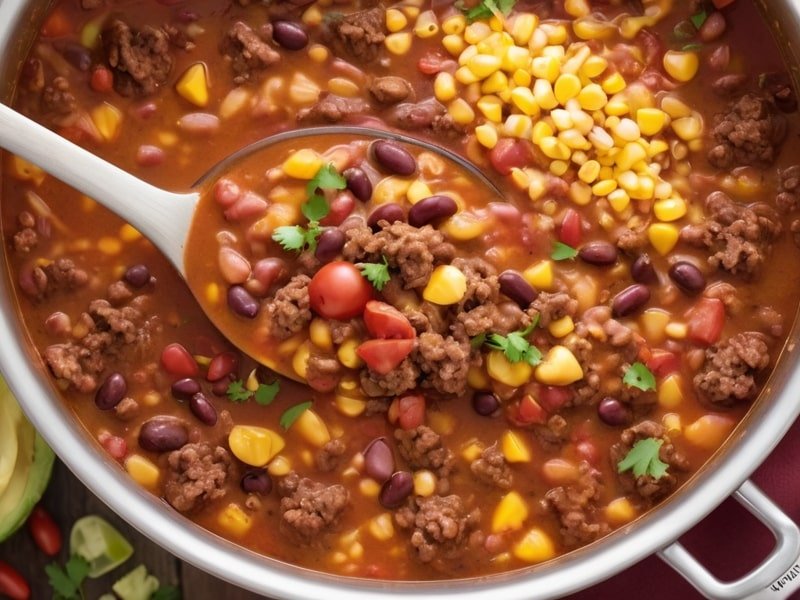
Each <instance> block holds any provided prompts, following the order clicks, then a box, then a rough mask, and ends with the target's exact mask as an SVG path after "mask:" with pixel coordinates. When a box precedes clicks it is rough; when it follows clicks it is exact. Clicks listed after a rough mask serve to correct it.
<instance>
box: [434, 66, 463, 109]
mask: <svg viewBox="0 0 800 600" xmlns="http://www.w3.org/2000/svg"><path fill="white" fill-rule="evenodd" d="M433 93H434V95H435V96H436V99H437V100H438V101H439V102H449V101H450V100H452V99H453V98H455V97H456V95H457V94H458V91H457V90H456V80H455V78H454V77H453V76H452V75H451V74H450V73H447V72H446V71H442V72H441V73H439V74H438V75H437V76H436V79H435V80H434V82H433Z"/></svg>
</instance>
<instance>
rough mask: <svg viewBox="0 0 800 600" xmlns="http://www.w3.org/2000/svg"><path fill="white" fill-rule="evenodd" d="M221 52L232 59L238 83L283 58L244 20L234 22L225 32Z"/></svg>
mask: <svg viewBox="0 0 800 600" xmlns="http://www.w3.org/2000/svg"><path fill="white" fill-rule="evenodd" d="M265 37H266V36H265ZM220 52H222V54H223V55H224V56H225V57H226V58H227V59H228V60H229V61H230V64H231V68H232V69H233V74H234V75H233V81H234V83H237V84H242V83H245V82H247V81H250V80H251V79H253V78H254V77H255V75H256V74H257V73H259V72H260V71H263V70H264V69H267V68H268V67H271V66H272V65H274V64H275V63H276V62H278V61H279V60H280V59H281V55H280V54H278V52H277V51H276V50H274V49H273V48H271V47H270V45H269V44H268V43H267V42H266V41H264V39H263V38H262V37H261V36H260V35H259V34H258V33H257V32H256V31H255V30H253V28H252V27H250V26H249V25H248V24H247V23H244V22H242V21H237V22H236V23H234V24H233V25H232V26H231V28H230V29H229V30H228V32H227V33H226V34H225V37H224V38H223V40H222V42H221V43H220Z"/></svg>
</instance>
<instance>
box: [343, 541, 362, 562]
mask: <svg viewBox="0 0 800 600" xmlns="http://www.w3.org/2000/svg"><path fill="white" fill-rule="evenodd" d="M347 555H348V556H349V557H350V558H352V559H353V560H359V559H361V558H363V556H364V546H363V545H362V544H361V542H355V543H353V545H352V546H350V548H349V549H348V550H347Z"/></svg>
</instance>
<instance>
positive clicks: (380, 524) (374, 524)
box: [367, 512, 394, 542]
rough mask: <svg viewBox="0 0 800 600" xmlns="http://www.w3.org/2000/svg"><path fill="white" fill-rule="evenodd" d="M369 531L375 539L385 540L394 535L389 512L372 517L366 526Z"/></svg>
mask: <svg viewBox="0 0 800 600" xmlns="http://www.w3.org/2000/svg"><path fill="white" fill-rule="evenodd" d="M367 529H369V532H370V533H371V534H372V537H374V538H375V539H376V540H380V541H381V542H385V541H387V540H389V539H391V537H392V536H393V535H394V524H393V523H392V515H391V513H388V512H387V513H381V514H379V515H378V516H377V517H372V518H371V519H370V520H369V525H368V526H367Z"/></svg>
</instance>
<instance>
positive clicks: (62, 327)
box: [44, 311, 72, 336]
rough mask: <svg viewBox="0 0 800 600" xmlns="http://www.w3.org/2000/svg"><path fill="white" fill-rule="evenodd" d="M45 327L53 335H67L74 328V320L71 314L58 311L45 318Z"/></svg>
mask: <svg viewBox="0 0 800 600" xmlns="http://www.w3.org/2000/svg"><path fill="white" fill-rule="evenodd" d="M44 329H45V331H47V333H49V334H50V335H53V336H58V335H66V334H68V333H69V332H70V331H71V330H72V320H71V319H70V318H69V315H67V314H65V313H63V312H61V311H56V312H54V313H53V314H51V315H50V316H48V317H47V318H46V319H45V321H44Z"/></svg>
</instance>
